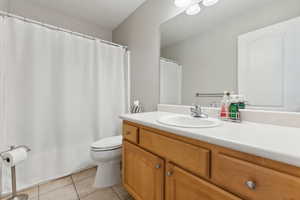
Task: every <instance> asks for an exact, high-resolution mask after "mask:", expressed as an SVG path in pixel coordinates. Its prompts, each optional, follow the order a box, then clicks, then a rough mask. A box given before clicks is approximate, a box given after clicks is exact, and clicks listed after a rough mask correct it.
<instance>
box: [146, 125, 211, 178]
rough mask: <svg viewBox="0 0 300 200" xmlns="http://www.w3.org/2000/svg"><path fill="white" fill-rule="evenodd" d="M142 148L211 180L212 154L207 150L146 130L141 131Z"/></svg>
mask: <svg viewBox="0 0 300 200" xmlns="http://www.w3.org/2000/svg"><path fill="white" fill-rule="evenodd" d="M140 146H142V147H143V148H145V149H147V150H149V151H151V152H153V153H155V154H157V155H159V156H161V157H163V158H166V159H168V160H170V161H172V162H173V163H175V164H177V165H179V166H181V167H183V168H185V169H187V170H189V171H191V172H193V173H195V174H197V175H200V176H202V177H206V178H209V172H210V171H209V167H210V152H209V150H207V149H203V148H200V147H197V146H194V145H190V144H187V143H185V142H181V141H179V140H175V139H171V138H169V137H165V136H162V135H159V134H157V133H153V132H151V131H147V130H144V129H141V130H140Z"/></svg>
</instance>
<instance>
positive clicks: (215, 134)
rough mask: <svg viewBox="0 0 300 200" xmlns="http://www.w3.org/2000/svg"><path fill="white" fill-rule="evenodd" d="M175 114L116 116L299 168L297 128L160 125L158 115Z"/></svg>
mask: <svg viewBox="0 0 300 200" xmlns="http://www.w3.org/2000/svg"><path fill="white" fill-rule="evenodd" d="M169 115H176V114H174V113H168V112H148V113H139V114H125V115H121V116H120V118H121V119H123V120H127V121H130V122H135V123H138V124H142V125H145V126H148V127H152V128H156V129H160V130H163V131H167V132H170V133H174V134H176V135H181V136H185V137H189V138H193V139H197V140H201V141H204V142H208V143H211V144H215V145H219V146H222V147H227V148H230V149H234V150H237V151H241V152H245V153H249V154H253V155H257V156H260V157H264V158H268V159H271V160H276V161H279V162H283V163H287V164H290V165H295V166H298V167H300V128H292V127H284V126H275V125H268V124H259V123H253V122H246V121H244V122H242V123H231V122H222V125H221V126H218V127H214V128H178V127H173V126H167V125H163V124H161V123H159V122H157V120H158V119H159V118H160V117H164V116H169Z"/></svg>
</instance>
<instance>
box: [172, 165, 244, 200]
mask: <svg viewBox="0 0 300 200" xmlns="http://www.w3.org/2000/svg"><path fill="white" fill-rule="evenodd" d="M176 199H178V200H183V199H186V200H241V199H240V198H238V197H236V196H234V195H232V194H230V193H229V192H226V191H224V190H222V189H220V188H218V187H217V186H214V185H212V184H210V183H208V182H206V181H205V180H202V179H200V178H198V177H196V176H194V175H192V174H190V173H188V172H186V171H185V170H183V169H180V168H179V167H176V166H174V165H172V164H168V165H167V173H166V200H176Z"/></svg>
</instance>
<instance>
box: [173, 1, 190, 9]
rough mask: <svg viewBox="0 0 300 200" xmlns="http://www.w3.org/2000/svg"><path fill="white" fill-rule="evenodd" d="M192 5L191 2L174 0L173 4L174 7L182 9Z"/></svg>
mask: <svg viewBox="0 0 300 200" xmlns="http://www.w3.org/2000/svg"><path fill="white" fill-rule="evenodd" d="M191 3H192V0H175V1H174V4H175V6H176V7H179V8H182V7H186V6H188V5H190V4H191Z"/></svg>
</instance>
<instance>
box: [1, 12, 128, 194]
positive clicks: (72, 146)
mask: <svg viewBox="0 0 300 200" xmlns="http://www.w3.org/2000/svg"><path fill="white" fill-rule="evenodd" d="M1 19H2V18H1ZM0 32H1V33H0V34H1V38H2V39H1V45H2V46H1V52H0V53H1V68H0V69H1V135H0V137H1V143H0V145H1V147H0V149H1V150H3V149H5V148H7V147H8V146H9V145H12V144H17V145H18V144H24V145H28V146H29V147H30V148H31V149H32V151H31V152H30V155H29V158H28V160H27V161H26V162H24V163H22V164H21V165H19V166H17V181H18V185H19V186H21V187H27V186H30V185H32V184H36V183H40V182H44V181H47V180H50V179H53V178H57V177H60V176H64V175H68V174H70V173H72V172H74V171H78V170H79V169H82V168H86V167H88V166H90V165H92V162H91V160H90V157H89V146H90V145H91V143H92V142H94V141H96V140H98V139H100V138H103V137H108V136H113V135H119V134H120V133H121V121H120V120H119V118H118V116H119V115H120V114H122V113H124V112H125V109H126V105H125V103H126V100H125V97H126V94H125V92H126V90H125V72H124V71H125V68H126V66H125V60H126V59H125V56H126V52H125V50H124V49H123V48H120V47H114V46H110V45H107V44H103V43H101V42H100V41H97V40H89V39H85V38H82V37H78V36H75V35H72V34H69V33H65V32H61V31H56V30H51V29H48V28H45V27H42V26H40V25H35V24H32V23H27V22H23V21H21V20H18V19H14V18H7V17H6V18H4V20H3V19H2V21H1V29H0ZM4 35H5V36H4ZM2 36H3V37H2ZM4 62H5V63H4ZM2 168H3V170H2V171H3V177H2V182H3V184H2V185H3V186H2V187H3V188H4V191H8V190H10V173H9V170H8V169H6V168H5V167H2Z"/></svg>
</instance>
